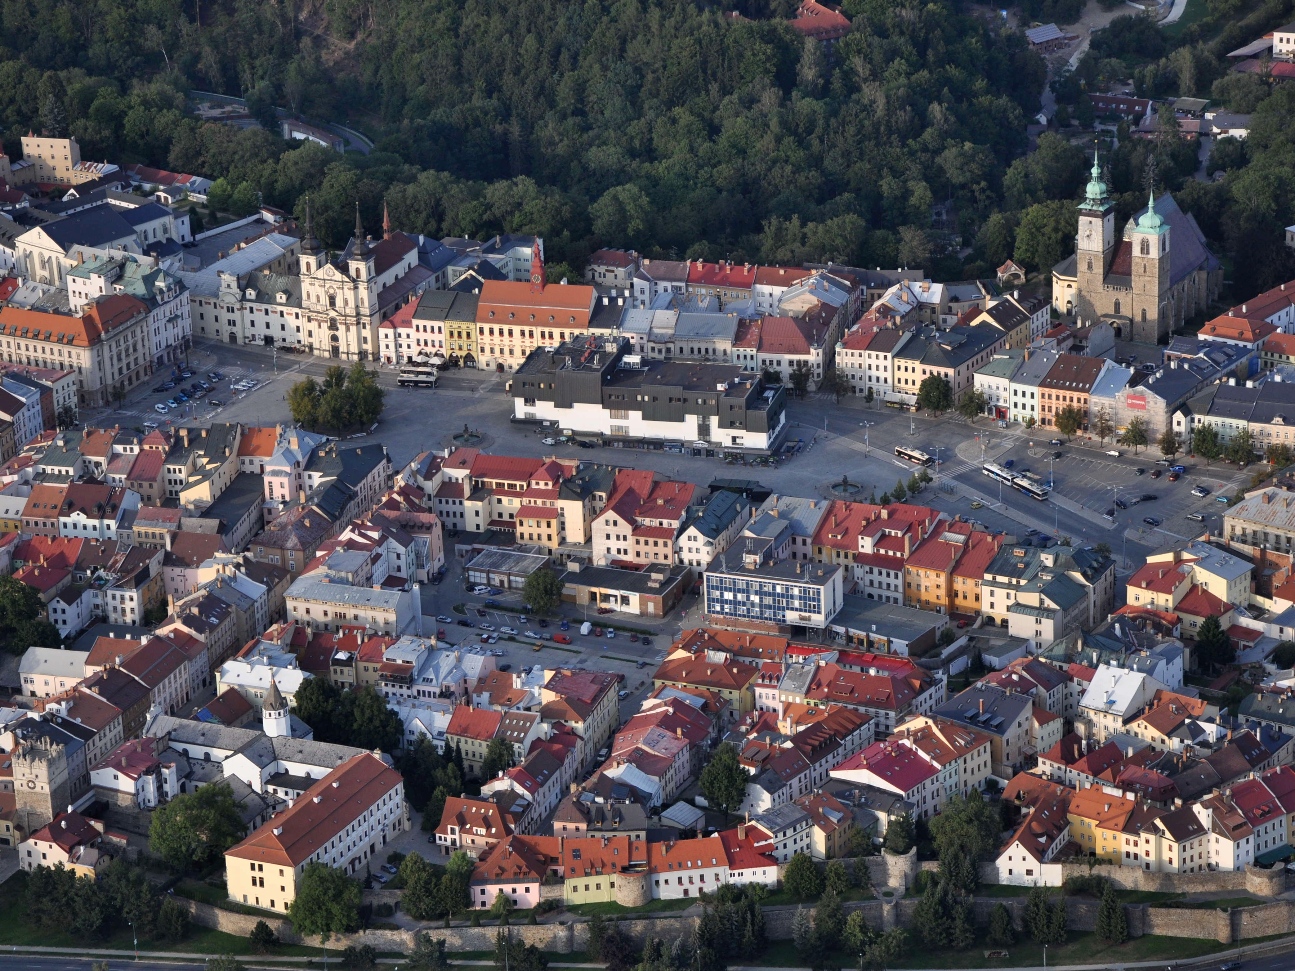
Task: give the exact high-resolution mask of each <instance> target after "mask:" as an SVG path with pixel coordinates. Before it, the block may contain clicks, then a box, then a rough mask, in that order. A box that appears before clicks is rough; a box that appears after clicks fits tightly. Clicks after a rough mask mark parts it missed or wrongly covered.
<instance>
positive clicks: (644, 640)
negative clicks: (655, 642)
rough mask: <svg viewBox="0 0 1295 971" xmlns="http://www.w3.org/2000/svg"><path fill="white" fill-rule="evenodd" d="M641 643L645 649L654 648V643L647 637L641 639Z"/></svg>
mask: <svg viewBox="0 0 1295 971" xmlns="http://www.w3.org/2000/svg"><path fill="white" fill-rule="evenodd" d="M639 643H640V644H642V645H643V646H644V647H651V646H652V642H651V641H650V640H649V639H648V638H647V637H643V638H641V639H640V640H639Z"/></svg>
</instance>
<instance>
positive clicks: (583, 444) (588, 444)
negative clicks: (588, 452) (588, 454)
mask: <svg viewBox="0 0 1295 971" xmlns="http://www.w3.org/2000/svg"><path fill="white" fill-rule="evenodd" d="M576 444H577V445H579V446H580V447H581V448H593V447H594V443H593V442H586V441H585V440H584V439H583V438H582V439H580V440H579V441H577V442H576Z"/></svg>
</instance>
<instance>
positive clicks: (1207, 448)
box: [1192, 425, 1223, 465]
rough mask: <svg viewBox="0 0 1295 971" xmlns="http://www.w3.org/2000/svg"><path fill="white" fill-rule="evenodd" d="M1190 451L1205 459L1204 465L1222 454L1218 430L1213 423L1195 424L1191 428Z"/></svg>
mask: <svg viewBox="0 0 1295 971" xmlns="http://www.w3.org/2000/svg"><path fill="white" fill-rule="evenodd" d="M1192 451H1193V452H1194V453H1195V454H1197V455H1199V456H1200V457H1201V458H1203V459H1204V460H1205V463H1206V465H1208V464H1209V463H1210V462H1212V461H1214V460H1215V459H1217V458H1218V457H1219V456H1220V455H1222V454H1223V444H1222V442H1220V441H1219V430H1218V429H1217V428H1215V427H1214V426H1213V425H1197V426H1196V428H1195V429H1193V430H1192Z"/></svg>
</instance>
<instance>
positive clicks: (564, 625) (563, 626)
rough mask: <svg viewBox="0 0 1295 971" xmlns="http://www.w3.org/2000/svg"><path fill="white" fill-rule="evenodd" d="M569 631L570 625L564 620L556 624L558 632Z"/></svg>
mask: <svg viewBox="0 0 1295 971" xmlns="http://www.w3.org/2000/svg"><path fill="white" fill-rule="evenodd" d="M570 629H571V624H570V623H568V622H567V621H565V620H564V621H563V622H562V623H560V624H558V630H570Z"/></svg>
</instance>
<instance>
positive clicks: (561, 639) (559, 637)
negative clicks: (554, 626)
mask: <svg viewBox="0 0 1295 971" xmlns="http://www.w3.org/2000/svg"><path fill="white" fill-rule="evenodd" d="M553 641H554V643H555V644H570V643H571V638H570V637H568V636H567V635H566V634H554V635H553Z"/></svg>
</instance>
